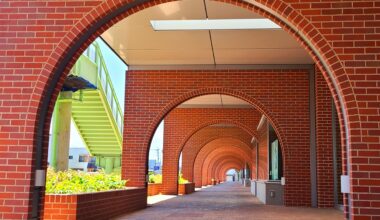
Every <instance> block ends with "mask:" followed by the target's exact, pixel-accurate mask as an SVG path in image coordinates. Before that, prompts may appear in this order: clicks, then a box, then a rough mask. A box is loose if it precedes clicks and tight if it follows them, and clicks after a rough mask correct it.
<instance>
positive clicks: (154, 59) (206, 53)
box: [119, 49, 214, 65]
mask: <svg viewBox="0 0 380 220" xmlns="http://www.w3.org/2000/svg"><path fill="white" fill-rule="evenodd" d="M119 54H121V55H122V58H123V59H125V60H127V61H128V62H129V63H133V65H181V64H184V65H196V64H213V63H214V59H213V55H212V50H210V49H204V50H198V49H192V50H190V49H184V50H125V51H119Z"/></svg>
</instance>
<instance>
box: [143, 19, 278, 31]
mask: <svg viewBox="0 0 380 220" xmlns="http://www.w3.org/2000/svg"><path fill="white" fill-rule="evenodd" d="M150 23H151V25H152V27H153V29H154V30H155V31H190V30H267V29H281V27H280V26H278V25H277V24H275V23H274V22H273V21H271V20H269V19H205V20H151V21H150Z"/></svg>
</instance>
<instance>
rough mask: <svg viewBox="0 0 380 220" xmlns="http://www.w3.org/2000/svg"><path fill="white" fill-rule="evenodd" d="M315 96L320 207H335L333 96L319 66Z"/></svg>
mask: <svg viewBox="0 0 380 220" xmlns="http://www.w3.org/2000/svg"><path fill="white" fill-rule="evenodd" d="M315 98H316V100H315V106H316V108H315V109H316V149H317V190H318V191H317V194H318V207H334V173H333V138H332V129H333V128H332V97H331V93H330V91H329V88H328V86H327V84H326V81H325V80H324V78H323V75H322V73H321V72H320V71H319V70H318V69H317V68H316V71H315Z"/></svg>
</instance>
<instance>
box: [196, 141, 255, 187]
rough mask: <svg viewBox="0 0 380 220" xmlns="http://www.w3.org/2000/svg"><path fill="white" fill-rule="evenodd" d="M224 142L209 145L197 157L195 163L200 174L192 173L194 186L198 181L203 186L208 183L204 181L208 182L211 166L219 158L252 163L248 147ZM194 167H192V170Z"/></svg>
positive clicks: (235, 142) (236, 142) (237, 143)
mask: <svg viewBox="0 0 380 220" xmlns="http://www.w3.org/2000/svg"><path fill="white" fill-rule="evenodd" d="M224 143H225V140H221V139H220V140H219V141H214V142H211V143H209V144H208V145H206V146H205V149H206V148H207V149H206V150H205V151H203V152H202V153H203V154H200V155H199V156H198V157H197V162H198V163H196V164H197V165H198V166H199V165H200V170H199V171H200V173H199V171H198V170H195V171H194V179H195V180H196V181H195V184H196V185H199V183H198V181H199V180H200V182H201V183H202V185H204V184H205V183H208V182H206V181H210V178H209V177H210V175H211V173H212V170H210V169H212V166H213V165H214V163H215V162H216V160H218V159H220V158H221V157H231V156H235V157H237V158H240V159H242V160H244V161H243V162H249V163H252V157H251V154H250V151H249V149H250V148H249V146H246V145H245V144H243V143H239V141H238V140H237V141H232V142H229V141H228V142H226V143H225V144H224ZM195 167H196V165H194V168H195Z"/></svg>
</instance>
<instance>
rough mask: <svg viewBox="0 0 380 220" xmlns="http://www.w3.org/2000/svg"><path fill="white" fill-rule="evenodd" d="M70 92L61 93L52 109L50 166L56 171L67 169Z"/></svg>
mask: <svg viewBox="0 0 380 220" xmlns="http://www.w3.org/2000/svg"><path fill="white" fill-rule="evenodd" d="M71 98H72V92H71V91H69V92H61V93H60V95H59V98H58V100H57V102H56V105H55V107H54V116H53V131H52V145H51V146H52V150H51V165H52V167H53V168H54V169H55V170H57V171H64V170H67V169H68V160H69V148H70V125H71V107H72V103H71V101H69V102H62V100H70V99H71Z"/></svg>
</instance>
